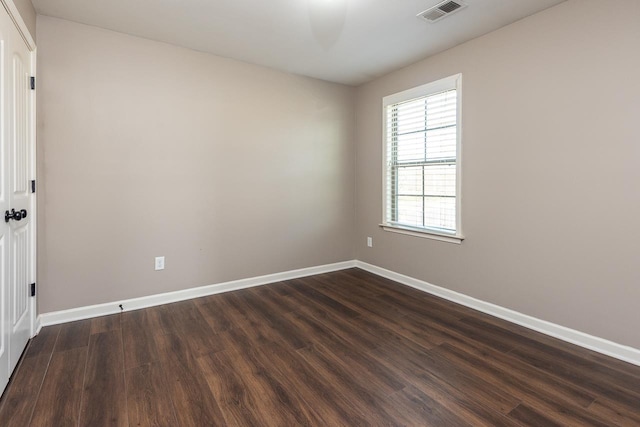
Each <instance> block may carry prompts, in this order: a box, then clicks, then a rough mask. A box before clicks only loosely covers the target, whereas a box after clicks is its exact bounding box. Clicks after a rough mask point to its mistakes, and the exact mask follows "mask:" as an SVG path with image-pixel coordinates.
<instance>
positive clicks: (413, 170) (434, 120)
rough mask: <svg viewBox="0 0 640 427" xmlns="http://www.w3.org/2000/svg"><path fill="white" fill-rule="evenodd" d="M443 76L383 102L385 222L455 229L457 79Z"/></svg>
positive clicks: (440, 230)
mask: <svg viewBox="0 0 640 427" xmlns="http://www.w3.org/2000/svg"><path fill="white" fill-rule="evenodd" d="M445 80H447V79H445ZM448 80H449V81H450V83H449V84H448V85H447V84H446V83H447V82H446V81H441V82H436V83H438V84H437V85H435V86H433V85H425V86H424V87H420V88H416V89H422V90H423V92H427V93H426V94H424V95H422V96H418V97H412V98H410V99H401V98H402V96H396V97H395V98H396V100H392V101H397V99H398V98H400V100H399V101H397V102H390V103H387V102H385V120H386V123H385V134H386V135H385V146H386V171H385V187H386V188H385V202H386V203H385V214H384V215H385V218H384V223H385V225H390V226H401V227H407V228H412V229H422V230H426V231H433V232H437V233H444V234H452V235H456V234H457V232H458V229H459V224H458V221H459V220H458V218H459V216H458V208H459V206H458V200H459V197H458V196H459V195H458V188H459V187H458V176H459V174H458V146H459V138H458V133H459V128H458V125H459V124H458V121H459V118H458V111H459V108H458V97H459V93H458V92H459V88H458V85H457V84H456V82H458V80H459V79H456V80H451V79H448ZM430 87H431V89H430ZM409 92H410V93H409V94H408V95H413V96H415V93H416V92H415V90H414V91H409ZM398 95H402V94H398ZM385 100H386V98H385Z"/></svg>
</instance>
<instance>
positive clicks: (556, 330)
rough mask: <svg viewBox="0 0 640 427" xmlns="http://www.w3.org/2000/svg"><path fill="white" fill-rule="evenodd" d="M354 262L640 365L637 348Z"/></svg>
mask: <svg viewBox="0 0 640 427" xmlns="http://www.w3.org/2000/svg"><path fill="white" fill-rule="evenodd" d="M355 264H356V267H358V268H361V269H363V270H366V271H368V272H370V273H373V274H376V275H378V276H382V277H386V278H387V279H391V280H394V281H396V282H399V283H402V284H404V285H407V286H411V287H412V288H415V289H418V290H421V291H423V292H427V293H429V294H432V295H436V296H438V297H440V298H444V299H446V300H449V301H452V302H455V303H457V304H461V305H464V306H466V307H469V308H472V309H474V310H478V311H481V312H483V313H486V314H489V315H491V316H495V317H498V318H500V319H503V320H506V321H509V322H511V323H515V324H516V325H520V326H524V327H525V328H529V329H533V330H534V331H537V332H540V333H543V334H545V335H549V336H552V337H554V338H558V339H561V340H563V341H566V342H569V343H571V344H575V345H578V346H580V347H584V348H587V349H589V350H593V351H596V352H598V353H602V354H605V355H607V356H611V357H614V358H616V359H620V360H623V361H625V362H628V363H632V364H634V365H638V366H640V349H637V348H633V347H629V346H626V345H622V344H618V343H615V342H613V341H609V340H606V339H603V338H599V337H595V336H593V335H589V334H586V333H584V332H580V331H576V330H575V329H571V328H567V327H565V326H561V325H557V324H555V323H551V322H547V321H546V320H541V319H538V318H535V317H533V316H529V315H526V314H522V313H519V312H517V311H514V310H510V309H508V308H505V307H501V306H499V305H496V304H492V303H489V302H486V301H482V300H479V299H476V298H473V297H470V296H467V295H464V294H461V293H459V292H455V291H452V290H449V289H445V288H442V287H440V286H436V285H432V284H431V283H427V282H425V281H423V280H419V279H415V278H413V277H409V276H405V275H404V274H400V273H396V272H394V271H391V270H387V269H384V268H382V267H378V266H376V265H372V264H368V263H366V262H362V261H356V262H355Z"/></svg>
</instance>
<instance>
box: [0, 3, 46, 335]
mask: <svg viewBox="0 0 640 427" xmlns="http://www.w3.org/2000/svg"><path fill="white" fill-rule="evenodd" d="M0 3H1V4H2V6H3V7H4V8H5V9H6V11H7V13H8V14H9V17H10V18H11V20H12V21H13V24H14V25H15V26H16V28H17V29H18V32H19V33H20V36H21V37H22V39H23V40H24V42H25V43H26V44H27V48H28V49H29V52H30V55H31V70H30V72H31V75H32V76H34V77H37V75H36V58H37V55H36V53H37V51H36V42H35V40H34V39H33V37H32V36H31V33H30V32H29V29H28V28H27V25H26V24H25V22H24V20H23V19H22V16H21V15H20V12H19V11H18V8H17V7H16V5H15V3H14V2H13V0H0ZM36 81H37V79H36ZM29 102H30V105H29V107H30V112H29V117H30V120H31V123H30V126H29V127H30V129H29V145H30V148H31V149H30V150H29V151H30V153H31V159H29V163H30V169H31V178H30V179H31V180H35V179H36V172H37V161H36V159H37V155H36V129H37V124H36V91H35V90H32V91H30V94H29ZM36 190H37V189H36ZM36 194H37V193H35V194H34V193H31V197H30V199H31V200H30V202H29V205H30V212H31V214H30V215H31V221H29V226H30V227H31V283H37V273H38V263H37V255H38V250H37V242H38V239H37V238H36V237H37V235H36V230H37V228H38V227H37V222H38V221H37V220H38V212H37V200H36V199H37V197H36ZM37 298H38V293H37V291H36V295H35V296H34V297H31V298H30V301H29V303H30V304H31V307H30V310H31V319H30V322H29V323H30V327H31V330H30V336H31V338H33V337H34V336H35V335H36V334H37V333H38V332H39V330H40V328H41V325H40V322H39V319H38V316H37V308H38V304H37Z"/></svg>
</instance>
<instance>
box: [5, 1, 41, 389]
mask: <svg viewBox="0 0 640 427" xmlns="http://www.w3.org/2000/svg"><path fill="white" fill-rule="evenodd" d="M0 15H1V17H0V24H1V25H0V57H1V62H0V64H1V66H0V75H1V76H0V109H1V127H2V131H1V132H0V138H1V139H2V141H1V144H0V167H1V170H0V291H1V294H0V300H1V304H0V311H1V317H0V319H1V325H0V332H1V333H0V393H1V392H2V391H3V390H4V388H5V387H6V384H7V381H8V378H9V377H10V376H11V373H12V372H13V370H14V368H15V367H16V364H17V363H18V360H19V359H20V355H21V354H22V351H23V350H24V348H25V346H26V345H27V342H28V340H29V337H30V336H31V322H32V310H33V304H32V303H31V300H30V298H31V296H30V284H31V283H32V256H33V254H32V250H31V249H32V236H31V233H32V229H33V227H32V224H31V221H32V219H33V215H32V214H33V212H32V207H33V200H32V199H33V196H32V194H31V185H30V184H31V177H32V176H33V171H32V169H31V168H32V154H33V153H32V144H31V140H32V139H31V137H32V136H31V129H32V127H31V100H32V96H31V93H30V90H31V88H30V76H31V61H32V55H31V52H30V51H29V49H28V47H27V45H26V43H25V42H24V40H23V39H22V37H21V35H20V33H19V32H18V30H17V28H16V27H15V25H14V23H13V21H12V20H11V18H10V17H9V15H8V13H7V11H6V10H5V9H4V8H2V7H0ZM5 212H6V213H7V214H8V216H7V214H5Z"/></svg>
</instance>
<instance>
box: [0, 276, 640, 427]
mask: <svg viewBox="0 0 640 427" xmlns="http://www.w3.org/2000/svg"><path fill="white" fill-rule="evenodd" d="M106 425H109V426H198V427H199V426H209V425H233V426H235V425H238V426H297V425H313V426H356V425H362V426H396V425H407V426H456V427H458V426H523V425H530V426H556V425H570V426H604V425H607V426H611V425H620V426H639V425H640V367H637V366H633V365H630V364H627V363H624V362H621V361H618V360H615V359H611V358H608V357H606V356H603V355H601V354H598V353H594V352H591V351H588V350H585V349H582V348H579V347H576V346H572V345H570V344H567V343H564V342H562V341H559V340H555V339H553V338H550V337H547V336H544V335H541V334H538V333H536V332H533V331H531V330H528V329H525V328H522V327H519V326H516V325H513V324H510V323H507V322H504V321H501V320H499V319H496V318H493V317H490V316H487V315H484V314H482V313H479V312H476V311H473V310H470V309H468V308H464V307H461V306H458V305H455V304H452V303H450V302H447V301H444V300H441V299H438V298H435V297H433V296H430V295H428V294H424V293H422V292H419V291H416V290H414V289H411V288H408V287H405V286H402V285H399V284H396V283H394V282H391V281H389V280H386V279H383V278H380V277H377V276H374V275H372V274H369V273H367V272H364V271H362V270H358V269H351V270H345V271H341V272H336V273H328V274H323V275H318V276H313V277H308V278H304V279H297V280H290V281H287V282H281V283H277V284H271V285H266V286H262V287H257V288H252V289H247V290H242V291H237V292H230V293H225V294H220V295H214V296H210V297H205V298H200V299H197V300H191V301H185V302H179V303H175V304H169V305H165V306H160V307H153V308H149V309H145V310H139V311H131V312H125V313H123V314H119V315H113V316H107V317H101V318H95V319H90V320H84V321H79V322H73V323H67V324H64V325H57V326H50V327H46V328H43V329H42V331H41V332H40V334H39V335H38V336H37V337H35V338H34V339H33V340H32V341H31V343H30V344H29V346H28V348H27V350H26V352H25V354H24V357H23V359H22V361H21V363H20V366H19V367H18V369H17V371H16V373H15V375H14V377H13V379H12V380H11V383H10V385H9V387H8V389H7V391H6V392H5V394H4V396H3V397H2V400H1V401H0V426H6V427H8V426H19V427H25V426H38V427H40V426H55V427H61V426H92V427H94V426H106Z"/></svg>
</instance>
